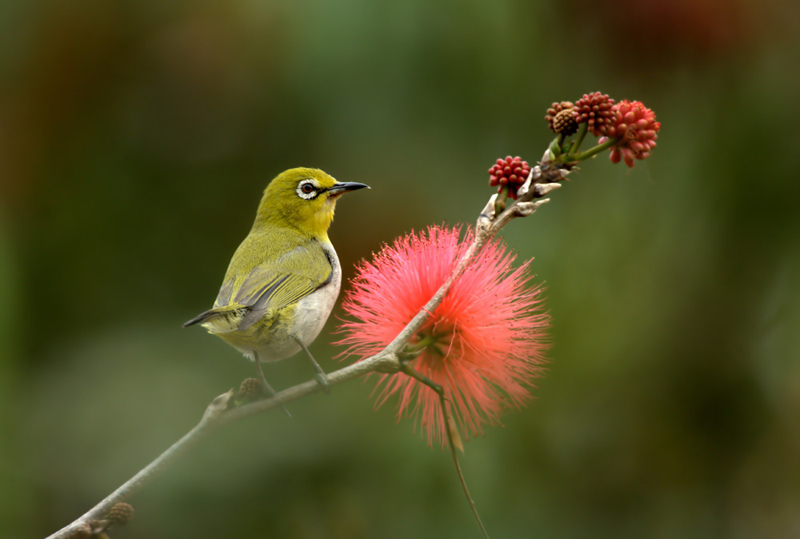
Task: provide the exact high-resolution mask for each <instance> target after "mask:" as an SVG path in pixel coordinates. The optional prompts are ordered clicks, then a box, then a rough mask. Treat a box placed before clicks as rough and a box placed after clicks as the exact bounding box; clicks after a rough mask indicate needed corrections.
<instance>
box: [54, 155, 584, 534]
mask: <svg viewBox="0 0 800 539" xmlns="http://www.w3.org/2000/svg"><path fill="white" fill-rule="evenodd" d="M565 167H566V165H564V164H558V163H551V154H550V151H549V150H548V151H545V154H544V157H543V158H542V161H541V162H540V163H539V165H537V166H536V167H534V168H533V169H532V170H531V173H530V175H529V176H528V179H527V182H526V184H525V185H524V186H523V187H521V188H520V189H519V190H518V191H517V200H515V201H514V203H513V204H511V205H510V206H508V207H507V208H506V209H505V210H503V211H502V212H501V213H499V214H496V213H495V210H494V203H495V200H496V195H494V196H492V198H491V199H490V200H489V202H488V203H487V204H486V206H485V207H484V209H483V211H482V212H481V214H480V216H479V217H478V220H477V223H476V227H475V235H474V237H473V241H472V244H471V245H470V246H469V248H468V249H467V251H466V253H464V256H463V257H462V258H461V260H460V261H459V263H458V264H457V266H456V269H455V270H454V271H453V274H452V275H451V276H450V277H449V278H448V280H447V281H446V282H445V283H444V284H443V285H442V286H441V287H440V288H439V290H437V291H436V294H434V295H433V297H432V298H431V299H430V300H428V302H427V303H426V304H425V306H424V307H423V308H422V309H421V310H420V311H419V312H418V313H417V314H416V316H414V318H413V319H412V320H411V321H410V322H409V323H408V324H407V325H406V327H405V328H403V330H402V331H401V332H400V333H399V334H398V335H397V337H395V339H394V340H393V341H392V342H391V343H390V344H389V345H388V346H387V347H386V348H384V349H383V350H382V351H381V352H379V353H377V354H375V355H373V356H370V357H368V358H366V359H363V360H361V361H359V362H357V363H354V364H352V365H349V366H347V367H344V368H342V369H339V370H338V371H334V372H332V373H330V374H328V384H329V385H330V386H334V385H338V384H341V383H344V382H347V381H349V380H352V379H354V378H358V377H360V376H364V375H365V374H368V373H371V372H382V373H390V374H391V373H396V372H398V371H399V370H400V368H401V365H400V360H399V357H398V354H399V353H400V352H401V351H402V350H403V348H404V347H405V345H406V344H408V342H409V341H410V340H411V338H412V337H413V336H414V335H415V334H416V333H417V332H418V331H419V330H420V328H421V327H422V326H423V324H424V323H425V322H426V321H427V320H428V318H429V317H430V315H431V313H433V312H434V311H435V310H436V308H437V307H438V306H439V305H440V304H441V303H442V300H444V297H445V296H446V295H447V293H448V292H449V290H450V287H451V286H452V284H453V283H454V282H455V280H456V279H457V278H458V277H459V276H460V275H461V273H462V272H463V271H464V269H465V268H466V267H467V265H468V264H469V263H470V262H472V260H473V259H474V258H475V256H476V255H477V254H478V252H480V249H481V247H483V245H484V244H485V243H486V242H487V241H489V240H490V239H491V238H493V237H494V236H495V235H496V234H497V232H499V231H500V229H501V228H503V227H504V226H505V225H506V224H508V223H509V222H510V221H511V220H512V219H513V218H515V217H525V216H528V215H530V214H531V213H533V212H534V211H536V209H537V208H538V207H539V206H540V205H542V204H544V203H545V202H547V201H548V199H542V198H541V197H543V196H544V195H546V194H547V193H549V192H550V191H552V190H553V189H555V188H557V187H560V184H559V183H557V182H559V181H561V180H562V179H564V178H565V177H566V174H567V173H568V169H566V168H565ZM534 199H540V200H537V201H536V202H533V200H534ZM320 391H322V387H321V386H320V385H319V384H318V383H317V382H316V381H315V380H310V381H308V382H305V383H302V384H299V385H296V386H293V387H290V388H288V389H285V390H283V391H281V392H280V393H277V394H276V395H275V396H273V397H270V398H268V399H264V400H260V401H256V402H253V403H250V404H245V405H242V406H237V407H234V408H229V407H228V405H229V402H230V399H231V396H232V395H233V392H232V390H231V391H229V392H227V393H223V394H222V395H220V396H218V397H216V398H215V399H214V400H213V401H212V402H211V403H210V404H209V405H208V408H207V409H206V412H205V414H204V415H203V418H202V419H201V420H200V422H199V423H198V424H197V425H195V427H194V428H192V430H190V431H189V432H188V433H186V434H185V435H184V436H183V437H182V438H181V439H180V440H178V441H177V442H175V443H174V444H173V445H172V446H171V447H170V448H169V449H167V450H166V451H164V452H163V453H162V454H161V455H160V456H158V457H157V458H156V459H155V460H154V461H152V462H151V463H150V464H148V465H147V466H145V467H144V468H143V469H142V470H141V471H139V472H138V473H137V474H136V475H134V476H133V477H132V478H131V479H129V480H128V481H126V482H125V483H124V484H122V485H121V486H120V487H119V488H117V489H116V490H115V491H114V492H112V493H111V494H109V495H108V496H107V497H106V498H104V499H103V500H102V501H101V502H100V503H98V504H97V505H95V506H94V507H93V508H92V509H90V510H89V511H87V512H86V513H85V514H84V515H82V516H81V517H80V518H78V519H76V520H75V521H74V522H72V523H70V524H68V525H67V526H65V527H63V528H62V529H61V530H59V531H57V532H55V533H54V534H52V535H50V536H48V538H47V539H65V538H67V537H68V536H69V535H70V534H71V533H72V532H74V531H76V530H77V529H78V528H79V527H81V526H82V525H84V524H86V523H88V522H89V521H90V520H97V519H100V518H103V517H104V516H105V514H106V513H107V512H108V510H109V509H110V508H111V507H112V506H113V505H114V504H116V503H118V502H122V501H126V500H127V499H128V498H130V497H131V496H132V495H133V494H135V493H136V492H138V491H139V490H140V489H141V488H142V487H144V486H145V485H147V484H148V483H150V482H151V481H152V480H153V479H155V478H156V477H158V476H159V475H160V474H161V473H163V472H164V471H165V470H166V469H167V468H168V467H169V466H170V465H171V464H173V463H174V462H175V461H177V460H178V459H179V458H180V457H181V456H182V455H184V454H185V453H186V452H187V451H188V450H189V449H191V448H192V447H194V446H195V445H196V444H197V443H198V442H199V441H200V440H201V439H203V438H204V437H205V436H206V435H207V434H209V433H210V432H212V431H213V430H216V429H217V428H219V427H222V426H224V425H228V424H230V423H233V422H235V421H239V420H241V419H244V418H246V417H250V416H253V415H256V414H260V413H263V412H265V411H267V410H269V409H271V408H275V407H276V406H282V405H284V404H286V403H288V402H291V401H294V400H297V399H300V398H303V397H306V396H308V395H311V394H312V393H318V392H320ZM448 437H449V438H448V440H449V441H450V442H451V447H452V438H451V434H450V433H449V431H448ZM456 469H457V471H458V473H459V479H460V480H461V482H462V486H463V488H464V490H465V492H467V491H466V483H464V479H463V476H462V475H461V468H460V466H459V465H458V461H457V460H456ZM467 496H468V498H469V493H468V492H467ZM470 500H471V499H470ZM470 505H471V507H472V509H473V513H474V514H475V516H476V518H477V519H478V522H479V523H480V518H478V516H477V512H476V511H475V508H474V504H472V502H471V501H470ZM480 526H481V530H482V531H483V532H484V535H485V534H486V530H485V529H484V528H483V524H480Z"/></svg>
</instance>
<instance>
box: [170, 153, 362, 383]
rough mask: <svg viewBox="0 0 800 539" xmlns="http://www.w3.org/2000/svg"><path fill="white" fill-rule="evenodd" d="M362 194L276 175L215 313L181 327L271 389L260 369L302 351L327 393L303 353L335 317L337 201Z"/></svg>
mask: <svg viewBox="0 0 800 539" xmlns="http://www.w3.org/2000/svg"><path fill="white" fill-rule="evenodd" d="M363 187H368V186H367V185H364V184H363V183H355V182H338V181H336V180H335V179H334V178H332V177H331V176H329V175H328V174H326V173H325V172H323V171H321V170H318V169H314V168H293V169H290V170H287V171H285V172H282V173H281V174H279V175H278V176H277V177H275V179H273V180H272V181H271V182H270V184H269V185H268V186H267V188H266V189H265V190H264V196H263V197H262V199H261V203H260V204H259V206H258V212H257V213H256V219H255V222H254V223H253V228H252V229H251V230H250V233H249V234H248V235H247V237H246V238H245V239H244V241H242V243H241V245H239V248H238V249H236V252H235V253H234V254H233V258H231V262H230V265H229V266H228V271H227V272H226V273H225V278H224V279H223V281H222V287H221V288H220V290H219V294H218V295H217V300H216V301H215V302H214V307H213V308H212V309H210V310H208V311H206V312H204V313H201V314H199V315H198V316H196V317H195V318H192V319H191V320H189V321H188V322H186V323H185V324H184V327H186V326H191V325H193V324H200V325H201V326H203V327H204V328H206V329H207V330H208V332H209V333H212V334H214V335H217V336H218V337H220V338H221V339H222V340H224V341H225V342H227V343H228V344H230V345H231V346H233V347H234V348H236V349H237V350H239V351H240V352H242V353H243V354H244V355H245V356H247V357H248V358H250V359H251V360H253V361H254V362H255V364H256V366H257V367H258V372H259V375H260V378H261V383H262V384H263V385H264V389H265V391H266V392H267V393H268V394H269V395H273V394H274V393H275V392H274V390H273V389H272V388H271V387H270V386H269V384H268V383H267V381H266V379H265V378H264V373H263V371H262V369H261V364H260V362H262V361H279V360H281V359H285V358H288V357H290V356H293V355H294V354H296V353H297V352H299V351H300V350H301V349H302V350H305V352H306V354H307V355H308V358H309V359H310V360H311V364H312V365H313V367H314V369H315V370H316V374H315V378H316V380H317V382H319V384H320V385H322V386H323V387H324V388H325V389H326V391H327V389H328V381H327V378H326V376H325V373H324V371H323V370H322V368H320V366H319V364H318V363H317V362H316V361H315V360H314V357H313V356H312V355H311V352H309V351H308V346H309V345H310V344H311V342H312V341H313V340H314V339H316V338H317V335H319V333H320V331H322V327H323V326H324V325H325V321H326V320H327V319H328V316H329V315H330V313H331V310H332V309H333V305H334V303H335V302H336V298H337V297H338V296H339V289H340V287H341V284H342V270H341V267H340V265H339V257H337V256H336V251H335V250H334V248H333V245H332V244H331V240H330V239H329V238H328V227H330V225H331V221H333V212H334V209H335V207H336V200H337V199H338V198H339V196H340V195H342V194H343V193H346V192H348V191H353V190H355V189H361V188H363Z"/></svg>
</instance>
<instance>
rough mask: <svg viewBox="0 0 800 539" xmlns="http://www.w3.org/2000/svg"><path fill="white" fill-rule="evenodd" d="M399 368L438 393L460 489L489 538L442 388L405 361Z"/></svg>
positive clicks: (484, 535)
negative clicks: (469, 482)
mask: <svg viewBox="0 0 800 539" xmlns="http://www.w3.org/2000/svg"><path fill="white" fill-rule="evenodd" d="M400 370H401V371H402V372H403V373H405V374H407V375H408V376H410V377H411V378H414V379H415V380H418V381H419V382H421V383H423V384H425V385H426V386H428V387H429V388H431V389H432V390H433V391H434V392H436V394H437V395H439V404H440V405H441V407H442V421H444V422H445V429H444V430H445V432H446V433H447V445H449V446H450V454H451V456H452V457H453V464H455V466H456V474H457V475H458V480H459V482H460V483H461V490H463V491H464V496H466V498H467V503H469V508H470V510H471V511H472V516H474V517H475V521H476V522H477V523H478V527H479V528H480V529H481V533H482V534H483V537H484V538H485V539H489V532H487V531H486V527H485V526H484V525H483V521H482V520H481V516H480V514H479V513H478V508H477V507H475V501H474V500H473V499H472V496H471V495H470V493H469V488H467V481H466V479H464V472H463V471H462V470H461V463H460V462H459V461H458V451H457V450H456V444H455V442H454V441H453V432H452V431H451V430H450V413H449V412H448V410H447V398H446V397H445V396H444V389H442V386H441V385H439V384H437V383H436V382H434V381H433V380H431V379H430V378H428V377H427V376H425V375H424V374H422V373H420V372H417V370H416V369H414V368H413V367H412V366H411V365H410V364H409V363H407V362H403V363H401V364H400Z"/></svg>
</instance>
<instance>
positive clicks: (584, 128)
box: [567, 122, 589, 154]
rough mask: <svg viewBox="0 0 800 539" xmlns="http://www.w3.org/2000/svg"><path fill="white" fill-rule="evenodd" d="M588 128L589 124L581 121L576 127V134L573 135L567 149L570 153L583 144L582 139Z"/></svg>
mask: <svg viewBox="0 0 800 539" xmlns="http://www.w3.org/2000/svg"><path fill="white" fill-rule="evenodd" d="M588 129H589V124H587V123H586V122H583V123H582V124H581V126H580V127H579V128H578V136H577V137H575V141H574V142H573V143H572V147H571V148H570V149H569V152H567V153H570V154H573V153H575V152H577V151H578V148H580V147H581V144H583V139H584V138H585V137H586V131H588Z"/></svg>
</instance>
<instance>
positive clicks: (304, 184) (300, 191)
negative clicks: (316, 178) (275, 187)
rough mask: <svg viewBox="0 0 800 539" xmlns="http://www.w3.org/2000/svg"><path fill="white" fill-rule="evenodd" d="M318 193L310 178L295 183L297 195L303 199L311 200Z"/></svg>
mask: <svg viewBox="0 0 800 539" xmlns="http://www.w3.org/2000/svg"><path fill="white" fill-rule="evenodd" d="M318 194H319V189H317V186H316V185H315V184H314V182H313V181H312V180H303V181H301V182H300V183H299V184H297V196H299V197H300V198H302V199H304V200H311V199H313V198H316V196H317V195H318Z"/></svg>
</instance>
